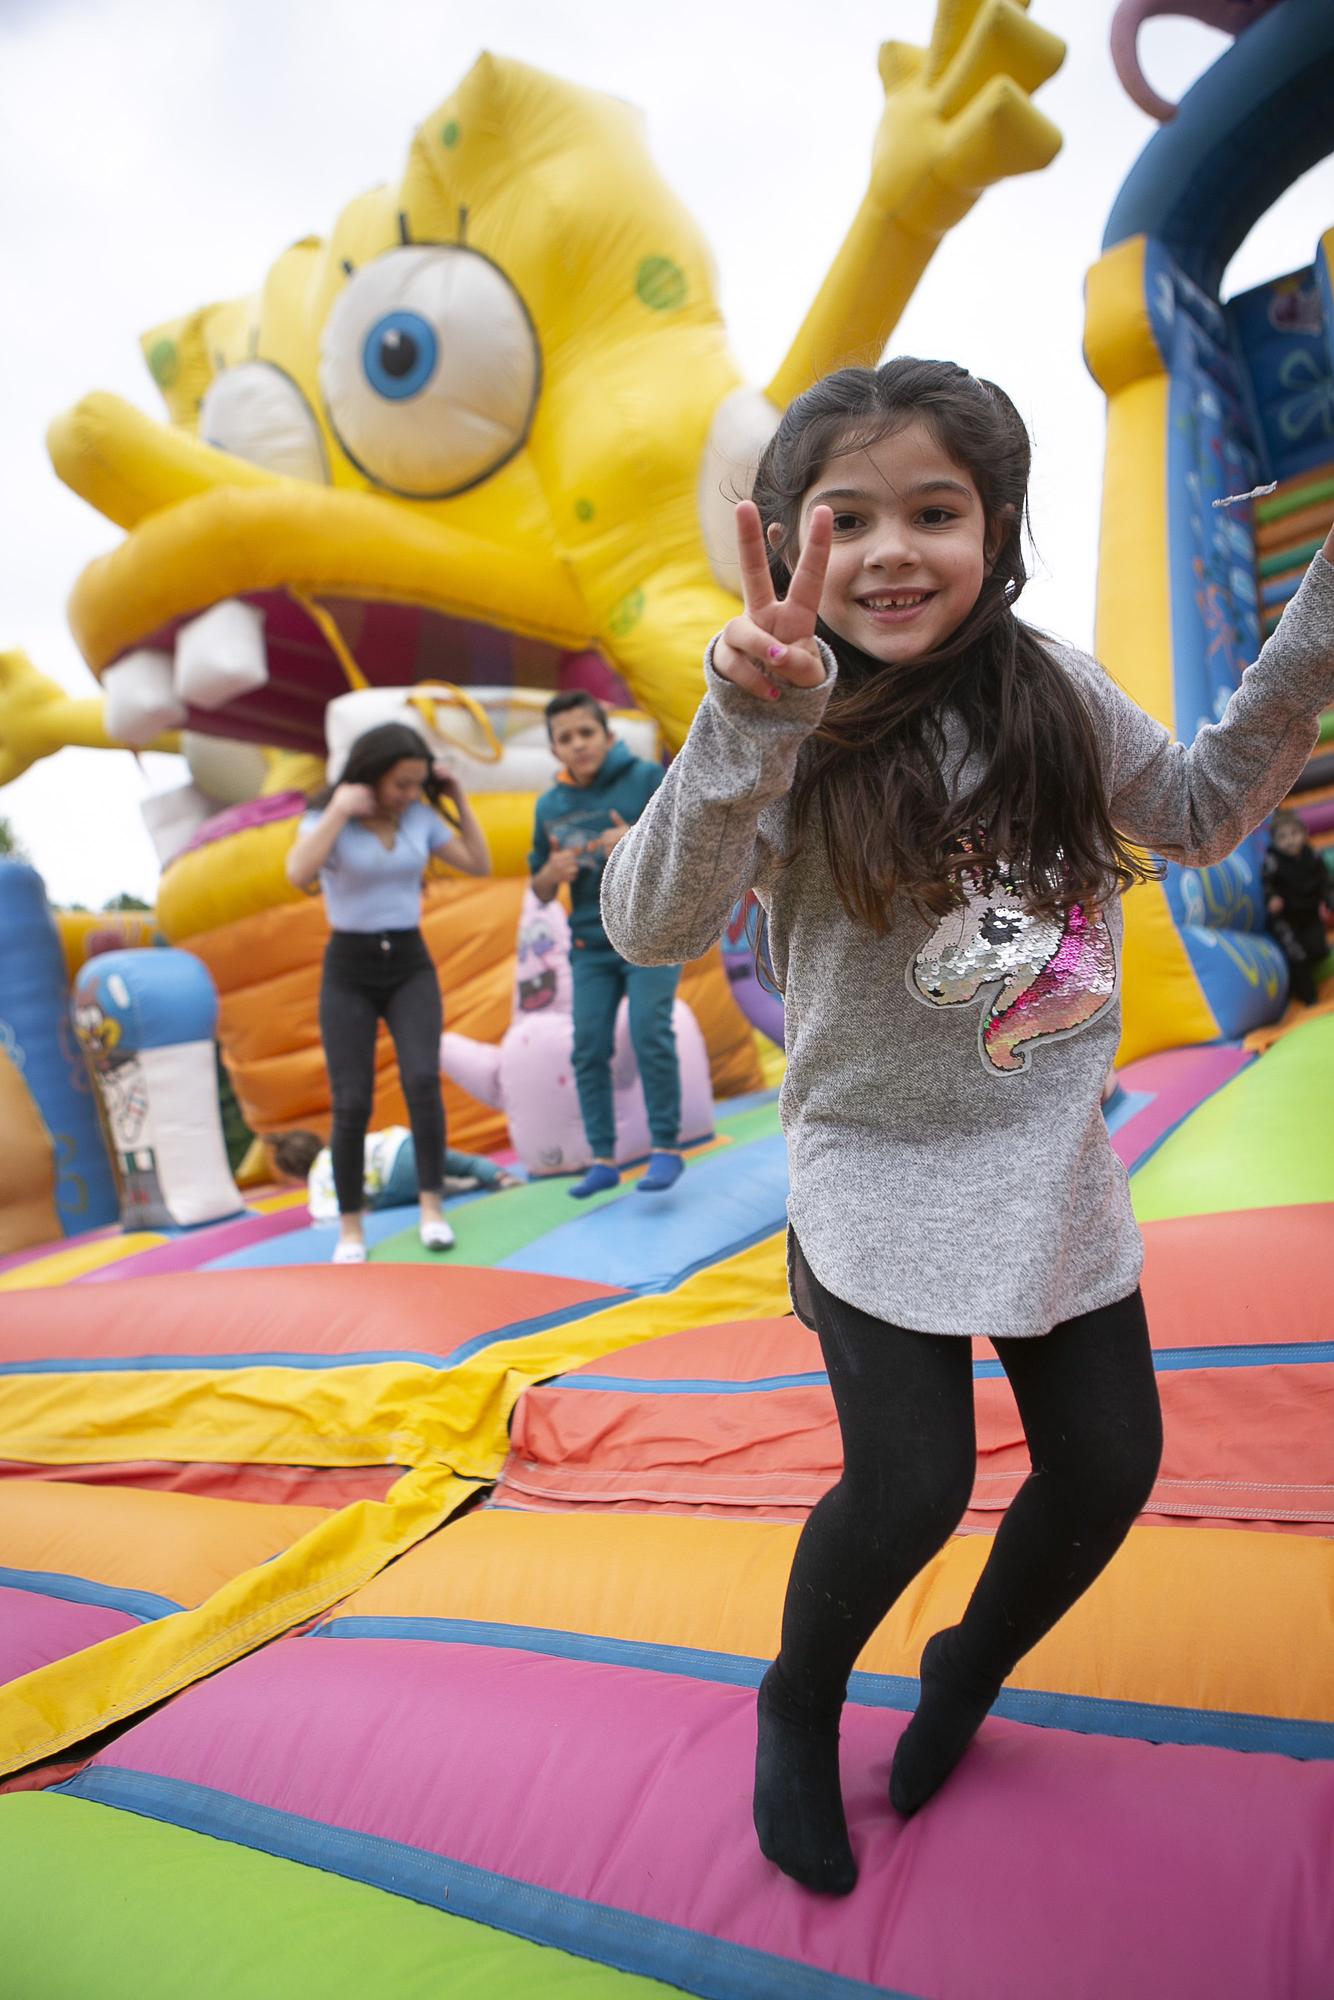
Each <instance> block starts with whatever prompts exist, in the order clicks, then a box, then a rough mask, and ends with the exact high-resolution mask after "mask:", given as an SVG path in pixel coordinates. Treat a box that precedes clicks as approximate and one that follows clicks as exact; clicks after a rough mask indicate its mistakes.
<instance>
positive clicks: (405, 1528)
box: [0, 1465, 476, 1775]
mask: <svg viewBox="0 0 1334 2000" xmlns="http://www.w3.org/2000/svg"><path fill="white" fill-rule="evenodd" d="M475 1490H476V1487H475V1484H474V1483H471V1482H469V1481H467V1480H462V1479H458V1478H456V1477H455V1476H454V1474H453V1473H452V1472H450V1471H449V1470H448V1469H447V1468H446V1467H445V1466H439V1465H434V1466H423V1467H421V1468H419V1469H418V1470H417V1471H414V1472H409V1473H407V1474H405V1475H404V1477H403V1478H402V1479H400V1480H399V1481H398V1482H397V1484H396V1485H395V1486H393V1487H392V1488H391V1490H390V1491H389V1493H388V1494H387V1495H386V1497H385V1498H384V1499H383V1500H376V1501H369V1500H362V1501H358V1502H357V1503H356V1505H355V1506H352V1507H345V1508H343V1509H342V1510H341V1512H339V1513H337V1514H334V1515H333V1516H331V1517H330V1519H328V1520H327V1521H324V1522H322V1523H321V1524H320V1526H319V1527H317V1528H312V1529H311V1531H310V1532H309V1534H306V1535H303V1536H302V1537H301V1539H300V1541H298V1542H294V1543H293V1545H292V1546H291V1548H289V1549H286V1550H285V1551H284V1552H283V1553H282V1554H281V1555H279V1556H276V1557H275V1558H274V1559H273V1560H272V1561H271V1562H267V1563H262V1564H261V1565H259V1566H258V1567H257V1568H254V1569H248V1570H245V1571H243V1572H242V1573H241V1575H240V1576H235V1577H233V1578H232V1579H231V1580H230V1582H228V1583H225V1584H224V1585H223V1586H222V1588H221V1589H220V1590H216V1591H215V1592H214V1593H213V1595H212V1596H211V1597H209V1598H206V1599H205V1601H204V1603H203V1604H201V1605H198V1606H197V1607H196V1608H195V1609H194V1610H193V1611H179V1612H177V1613H176V1614H175V1615H174V1616H172V1617H170V1618H160V1619H158V1620H156V1621H155V1623H153V1624H151V1625H141V1626H137V1627H135V1628H134V1629H132V1630H131V1631H128V1632H118V1633H117V1634H116V1635H115V1637H114V1638H111V1639H104V1640H102V1642H101V1644H100V1645H97V1646H89V1647H86V1648H85V1650H84V1651H83V1652H81V1653H73V1654H70V1655H69V1656H68V1657H67V1658H66V1659H63V1660H57V1661H55V1662H54V1663H53V1664H52V1665H50V1666H47V1667H41V1668H39V1669H38V1671H37V1672H36V1673H31V1674H24V1675H22V1676H21V1677H20V1678H19V1679H18V1680H16V1681H11V1682H10V1684H9V1686H8V1687H7V1688H6V1689H5V1702H4V1709H3V1714H0V1775H3V1774H4V1773H6V1772H9V1771H15V1770H20V1769H21V1768H22V1767H23V1766H24V1765H25V1764H33V1763H38V1762H40V1761H42V1760H43V1759H44V1758H47V1757H52V1756H54V1755H55V1754H56V1752H57V1751H58V1750H63V1749H66V1748H68V1746H69V1745H70V1744H72V1743H79V1742H81V1741H82V1740H83V1739H84V1738H85V1737H86V1736H90V1735H92V1734H93V1733H94V1732H95V1731H97V1730H101V1729H105V1728H108V1727H109V1726H110V1725H111V1724H112V1723H116V1722H122V1721H124V1720H125V1718H126V1717H127V1716H131V1715H133V1714H135V1713H136V1712H137V1711H138V1710H139V1709H141V1708H145V1707H147V1706H148V1705H149V1704H150V1703H153V1702H157V1701H162V1700H164V1699H165V1698H166V1696H168V1695H171V1694H175V1693H177V1692H178V1691H179V1690H180V1689H181V1688H183V1687H188V1686H189V1685H190V1683H191V1681H196V1680H199V1679H200V1678H201V1677H202V1676H203V1675H205V1674H211V1673H216V1671H217V1669H218V1668H219V1667H225V1666H227V1665H228V1664H229V1663H230V1662H231V1661H233V1660H236V1659H239V1658H240V1657H241V1655H242V1654H244V1653H248V1652H250V1651H251V1650H252V1649H253V1648H254V1647H256V1646H259V1645H262V1644H263V1643H264V1641H265V1640H266V1639H272V1638H276V1637H277V1635H278V1634H279V1633H280V1632H286V1631H290V1629H291V1628H292V1626H294V1625H299V1624H301V1623H302V1622H303V1621H304V1620H305V1619H307V1618H311V1617H313V1616H314V1615H315V1614H316V1613H317V1612H319V1611H324V1610H327V1609H328V1607H329V1606H330V1605H331V1604H335V1603H337V1601H338V1599H339V1598H340V1597H344V1596H346V1594H347V1592H348V1591H349V1590H354V1589H355V1588H356V1587H357V1585H358V1584H360V1583H364V1582H365V1581H366V1579H367V1577H369V1576H372V1575H374V1573H375V1571H376V1570H378V1569H380V1568H382V1567H383V1565H384V1564H385V1563H387V1562H390V1561H392V1560H393V1558H394V1557H395V1556H397V1555H401V1554H402V1553H403V1551H404V1550H405V1549H407V1548H410V1547H411V1546H412V1544H413V1543H414V1542H415V1541H419V1540H420V1538H421V1537H422V1536H423V1535H429V1534H430V1533H431V1531H432V1530H433V1529H435V1528H438V1527H440V1526H441V1525H442V1523H443V1522H445V1521H447V1520H448V1519H449V1517H450V1515H451V1514H453V1513H455V1512H456V1511H457V1509H458V1508H459V1507H461V1506H462V1504H463V1502H464V1501H465V1500H466V1499H467V1498H468V1497H469V1495H470V1494H471V1493H473V1492H474V1491H475Z"/></svg>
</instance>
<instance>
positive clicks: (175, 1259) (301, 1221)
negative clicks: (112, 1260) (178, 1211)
mask: <svg viewBox="0 0 1334 2000" xmlns="http://www.w3.org/2000/svg"><path fill="white" fill-rule="evenodd" d="M309 1227H310V1216H309V1214H308V1213H307V1211H306V1210H305V1209H304V1208H285V1209H278V1210H277V1211H276V1212H275V1213H273V1214H269V1215H256V1214H254V1213H253V1212H252V1211H250V1210H247V1212H246V1213H245V1214H244V1215H241V1216H238V1217H237V1219H236V1221H235V1222H223V1223H218V1224H216V1225H211V1226H210V1227H208V1228H206V1229H196V1230H190V1231H189V1232H188V1233H187V1234H185V1235H184V1236H174V1237H173V1238H172V1239H171V1241H170V1242H169V1243H161V1244H159V1245H158V1247H157V1248H156V1249H155V1250H145V1251H143V1252H142V1254H141V1255H140V1256H138V1257H127V1258H126V1259H125V1260H124V1261H123V1262H122V1263H119V1264H105V1265H103V1267H102V1268H101V1270H99V1271H88V1272H86V1273H85V1274H84V1276H83V1277H81V1278H76V1279H75V1280H74V1282H75V1284H77V1285H102V1284H107V1283H109V1282H110V1281H111V1280H113V1279H115V1280H120V1279H123V1278H147V1277H150V1276H154V1275H157V1276H160V1275H161V1274H162V1273H163V1272H164V1271H197V1270H199V1269H200V1267H201V1266H202V1265H205V1264H211V1263H213V1261H214V1260H215V1258H218V1257H227V1256H230V1254H231V1253H232V1251H233V1250H246V1249H248V1248H249V1247H250V1245H251V1244H252V1243H269V1242H271V1241H272V1240H273V1239H274V1237H277V1236H290V1235H292V1234H293V1232H294V1231H295V1230H298V1229H308V1228H309Z"/></svg>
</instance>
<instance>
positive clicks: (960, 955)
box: [907, 870, 1116, 1076]
mask: <svg viewBox="0 0 1334 2000" xmlns="http://www.w3.org/2000/svg"><path fill="white" fill-rule="evenodd" d="M962 889H963V895H964V902H963V905H962V907H961V908H960V909H957V910H951V911H950V912H949V914H948V915H947V916H944V917H942V918H941V920H940V922H939V923H938V924H937V925H936V928H935V930H934V931H933V932H932V933H931V936H930V937H929V938H928V939H927V941H926V943H925V944H924V945H923V946H922V948H921V950H920V951H919V952H917V954H916V955H915V957H913V958H911V959H910V960H909V962H908V966H907V982H908V991H909V992H910V993H912V994H913V995H915V997H916V998H917V999H918V1000H921V1001H924V1002H925V1003H926V1005H927V1006H928V1007H964V1006H967V1005H969V1003H970V1002H972V1001H974V1000H976V999H977V998H978V996H979V994H980V995H982V996H983V1005H982V1018H981V1021H980V1022H979V1024H978V1030H977V1046H978V1050H979V1052H980V1054H981V1057H982V1063H983V1067H984V1068H985V1069H988V1070H990V1071H991V1072H992V1073H993V1074H996V1075H1002V1076H1004V1075H1015V1074H1017V1073H1019V1072H1021V1071H1023V1070H1026V1069H1027V1068H1028V1062H1029V1052H1030V1049H1031V1048H1032V1047H1034V1046H1036V1045H1037V1044H1038V1043H1039V1042H1054V1041H1060V1040H1063V1039H1064V1037H1065V1036H1067V1035H1077V1034H1079V1032H1080V1031H1081V1029H1083V1028H1087V1027H1088V1025H1089V1023H1090V1021H1095V1020H1096V1019H1097V1018H1098V1016H1099V1014H1101V1013H1103V1012H1104V1011H1105V1010H1106V1008H1108V1007H1109V1006H1110V1005H1111V1003H1112V1000H1113V998H1114V996H1115V993H1116V949H1115V946H1114V944H1113V940H1112V934H1111V931H1110V930H1109V929H1108V926H1107V919H1106V918H1105V917H1103V916H1102V915H1100V914H1099V915H1096V916H1094V917H1092V918H1090V917H1089V916H1088V915H1087V913H1086V912H1085V911H1084V910H1083V909H1081V907H1080V906H1079V904H1078V903H1076V904H1075V905H1074V906H1073V907H1072V908H1071V909H1069V910H1068V911H1067V912H1066V914H1065V918H1064V920H1063V921H1060V922H1058V921H1057V919H1056V918H1054V917H1044V916H1034V915H1033V914H1032V912H1031V911H1030V910H1029V909H1028V908H1027V906H1026V904H1025V901H1024V895H1023V890H1022V887H1021V885H1020V884H1019V883H1018V882H1017V881H1015V880H1014V879H1013V878H1012V877H1011V876H1009V875H998V876H996V877H994V878H993V877H983V876H982V875H980V874H979V873H978V872H977V871H975V870H974V871H970V872H966V873H965V874H964V876H963V878H962Z"/></svg>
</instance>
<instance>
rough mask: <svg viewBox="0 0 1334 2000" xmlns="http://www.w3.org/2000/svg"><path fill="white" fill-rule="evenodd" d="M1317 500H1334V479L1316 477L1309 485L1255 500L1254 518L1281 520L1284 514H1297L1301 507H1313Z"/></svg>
mask: <svg viewBox="0 0 1334 2000" xmlns="http://www.w3.org/2000/svg"><path fill="white" fill-rule="evenodd" d="M1317 500H1334V479H1316V480H1313V481H1312V482H1311V484H1310V485H1309V486H1299V487H1296V488H1295V489H1294V490H1293V491H1292V492H1291V493H1276V494H1275V495H1274V497H1273V499H1272V500H1257V501H1256V503H1255V518H1256V520H1257V521H1281V520H1282V519H1283V516H1284V515H1285V514H1298V513H1300V512H1301V510H1302V508H1303V507H1314V505H1315V503H1316V501H1317Z"/></svg>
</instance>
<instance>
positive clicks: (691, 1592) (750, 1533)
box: [332, 1509, 1334, 1721]
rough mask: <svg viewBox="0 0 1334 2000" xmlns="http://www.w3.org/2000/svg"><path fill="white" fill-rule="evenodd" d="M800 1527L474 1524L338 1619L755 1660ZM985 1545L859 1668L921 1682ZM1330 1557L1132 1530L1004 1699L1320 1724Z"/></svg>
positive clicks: (1326, 1551) (921, 1595)
mask: <svg viewBox="0 0 1334 2000" xmlns="http://www.w3.org/2000/svg"><path fill="white" fill-rule="evenodd" d="M796 1536H797V1530H796V1528H795V1527H792V1526H786V1525H768V1524H763V1523H752V1522H740V1521H701V1520H697V1519H694V1518H690V1519H681V1518H674V1517H671V1516H662V1515H623V1514H616V1515H609V1514H580V1515H560V1516H542V1515H525V1514H508V1513H504V1512H502V1511H499V1510H493V1509H487V1510H483V1511H482V1512H480V1513H475V1514H472V1515H469V1516H468V1517H467V1518H465V1519H463V1520H460V1521H458V1522H456V1523H455V1524H454V1525H453V1526H452V1527H450V1528H449V1530H448V1531H447V1532H446V1533H445V1534H442V1535H436V1536H433V1537H432V1538H431V1539H430V1540H428V1541H425V1542H422V1543H420V1544H418V1546H417V1547H416V1548H414V1549H411V1550H409V1551H408V1553H407V1554H406V1555H404V1556H403V1557H402V1559H401V1560H400V1561H399V1562H397V1563H395V1564H394V1566H393V1567H392V1569H388V1570H386V1571H384V1572H383V1573H382V1574H381V1575H380V1576H378V1577H376V1578H374V1579H373V1580H372V1581H371V1582H370V1583H368V1584H366V1585H364V1586H363V1587H362V1588H361V1589H360V1590H358V1591H356V1592H354V1593H353V1594H352V1595H351V1596H350V1597H349V1598H347V1599H346V1600H345V1602H344V1603H343V1604H341V1605H340V1606H339V1607H338V1609H337V1611H336V1612H335V1613H333V1614H332V1617H333V1618H334V1619H344V1618H353V1617H380V1618H450V1619H476V1620H479V1621H481V1622H483V1623H489V1624H500V1625H515V1626H527V1627H534V1626H536V1627H539V1628H548V1629H551V1630H554V1631H558V1632H585V1633H592V1634H595V1635H598V1636H602V1637H608V1638H618V1639H627V1640H639V1641H645V1642H649V1643H652V1644H659V1645H666V1646H686V1647H698V1648H702V1649H704V1650H707V1651H712V1652H723V1653H733V1654H740V1655H744V1656H746V1657H748V1658H753V1659H761V1660H764V1659H769V1658H771V1657H772V1655H773V1653H774V1651H775V1650H776V1648H777V1644H778V1630H779V1620H780V1614H781V1609H782V1602H783V1594H784V1590H785V1588H786V1584H787V1575H788V1570H789V1569H790V1567H791V1563H792V1551H793V1547H794V1545H795V1542H796ZM990 1546H991V1538H990V1536H988V1535H965V1536H961V1537H958V1538H956V1539H955V1540H953V1541H951V1542H950V1543H948V1544H947V1545H946V1547H945V1548H944V1549H943V1550H942V1551H941V1553H940V1554H939V1555H938V1556H936V1557H935V1558H934V1560H933V1561H932V1562H930V1563H929V1564H928V1565H927V1567H926V1568H925V1569H924V1570H923V1571H922V1572H921V1574H920V1575H919V1576H918V1577H916V1578H915V1579H914V1581H913V1582H912V1583H911V1584H910V1585H909V1587H908V1589H907V1591H906V1592H905V1593H904V1595H903V1597H902V1598H901V1599H900V1600H899V1602H898V1603H897V1604H896V1605H895V1606H894V1608H893V1610H892V1611H891V1612H890V1614H889V1616H888V1618H887V1619H886V1620H885V1622H884V1624H883V1625H882V1626H881V1627H880V1629H879V1630H878V1631H877V1632H876V1634H875V1636H874V1638H873V1639H872V1640H871V1642H870V1644H869V1645H868V1646H867V1647H866V1649H865V1651H864V1652H863V1654H862V1655H861V1658H860V1660H859V1661H858V1665H859V1667H860V1668H861V1669H862V1670H863V1671H866V1672H874V1673H894V1674H914V1675H915V1674H916V1672H917V1662H918V1658H919V1656H920V1653H921V1648H922V1643H923V1641H924V1640H925V1639H926V1637H927V1636H928V1634H929V1633H931V1632H933V1631H935V1630H937V1629H938V1628H939V1627H941V1626H943V1625H948V1624H951V1623H953V1622H954V1621H955V1620H956V1619H957V1618H958V1617H959V1615H960V1614H961V1612H962V1610H963V1607H964V1605H965V1603H966V1602H967V1599H968V1596H969V1594H970V1592H971V1590H972V1587H973V1585H974V1583H975V1582H976V1580H977V1577H978V1574H979V1572H980V1571H981V1568H982V1565H983V1563H984V1562H985V1560H986V1557H987V1554H988V1552H989V1550H990ZM1331 1658H1334V1543H1329V1542H1325V1541H1317V1540H1313V1539H1308V1538H1305V1537H1300V1536H1291V1537H1288V1536H1274V1535H1263V1534H1248V1533H1246V1532H1245V1531H1243V1530H1221V1529H1210V1528H1202V1529H1178V1528H1143V1529H1140V1528H1136V1529H1132V1531H1131V1534H1130V1537H1129V1540H1128V1541H1127V1542H1126V1544H1125V1546H1124V1547H1123V1548H1122V1549H1121V1550H1120V1552H1119V1553H1118V1555H1117V1556H1116V1558H1115V1560H1114V1561H1113V1562H1112V1563H1111V1565H1110V1567H1109V1568H1108V1569H1106V1570H1105V1571H1104V1572H1103V1574H1102V1575H1101V1576H1100V1577H1099V1578H1098V1580H1097V1582H1096V1583H1095V1584H1094V1585H1093V1588H1092V1589H1091V1590H1090V1591H1089V1592H1088V1593H1087V1595H1086V1596H1085V1597H1083V1598H1081V1599H1080V1600H1079V1602H1078V1603H1077V1604H1076V1605H1075V1606H1074V1608H1073V1609H1072V1610H1071V1611H1069V1612H1067V1613H1066V1615H1065V1617H1064V1618H1062V1620H1061V1621H1060V1623H1059V1625H1057V1626H1056V1627H1055V1629H1054V1630H1053V1631H1052V1632H1050V1633H1049V1634H1048V1635H1047V1637H1046V1638H1045V1639H1044V1640H1043V1641H1042V1642H1041V1644H1040V1645H1038V1646H1037V1647H1035V1648H1034V1650H1033V1651H1032V1652H1031V1653H1030V1654H1028V1655H1027V1657H1026V1658H1025V1659H1023V1660H1021V1661H1020V1663H1019V1666H1018V1668H1017V1669H1016V1671H1015V1673H1014V1674H1013V1675H1012V1676H1011V1680H1010V1685H1012V1686H1015V1687H1026V1688H1053V1689H1060V1690H1062V1691H1064V1692H1068V1693H1072V1694H1086V1695H1097V1696H1099V1697H1102V1698H1103V1699H1107V1700H1122V1701H1139V1702H1155V1703H1169V1704H1172V1705H1174V1706H1180V1707H1197V1708H1208V1709H1226V1710H1234V1711H1240V1712H1242V1713H1249V1714H1259V1715H1282V1716H1290V1717H1300V1718H1303V1719H1306V1720H1312V1721H1329V1720H1334V1679H1331V1677H1330V1674H1329V1671H1328V1662H1329V1660H1330V1659H1331Z"/></svg>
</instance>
